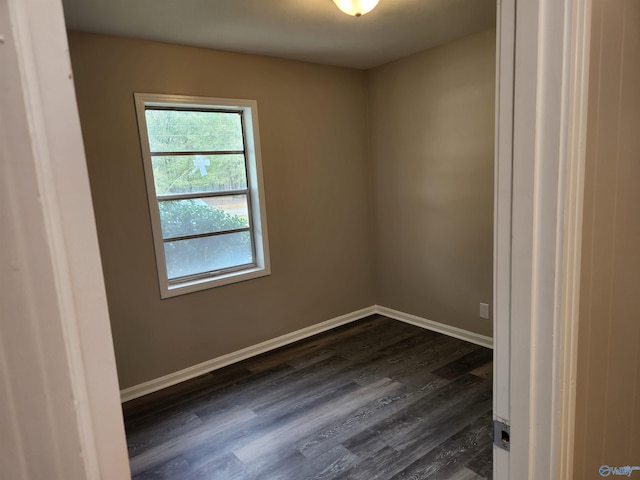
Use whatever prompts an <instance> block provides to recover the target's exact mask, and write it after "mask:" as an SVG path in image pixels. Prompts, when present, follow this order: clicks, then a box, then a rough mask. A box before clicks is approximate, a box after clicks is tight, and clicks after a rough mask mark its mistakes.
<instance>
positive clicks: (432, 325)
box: [120, 305, 493, 403]
mask: <svg viewBox="0 0 640 480" xmlns="http://www.w3.org/2000/svg"><path fill="white" fill-rule="evenodd" d="M376 313H377V314H380V315H384V316H385V317H389V318H393V319H394V320H399V321H401V322H405V323H410V324H411V325H415V326H417V327H421V328H425V329H427V330H433V331H434V332H438V333H442V334H444V335H449V336H450V337H454V338H459V339H460V340H465V341H467V342H471V343H474V344H476V345H481V346H483V347H488V348H493V339H492V338H491V337H486V336H484V335H480V334H477V333H473V332H469V331H468V330H463V329H461V328H457V327H452V326H450V325H445V324H443V323H438V322H434V321H433V320H427V319H426V318H422V317H418V316H416V315H411V314H410V313H404V312H400V311H398V310H393V309H391V308H387V307H383V306H380V305H373V306H371V307H367V308H363V309H361V310H357V311H355V312H351V313H347V314H346V315H341V316H339V317H336V318H332V319H331V320H327V321H326V322H322V323H318V324H316V325H312V326H310V327H307V328H303V329H301V330H296V331H295V332H291V333H287V334H286V335H282V336H280V337H277V338H274V339H271V340H267V341H266V342H262V343H258V344H257V345H252V346H251V347H247V348H243V349H242V350H238V351H235V352H231V353H228V354H226V355H222V356H221V357H217V358H214V359H211V360H207V361H206V362H202V363H199V364H197V365H193V366H191V367H187V368H185V369H183V370H179V371H177V372H174V373H170V374H168V375H165V376H163V377H159V378H156V379H154V380H149V381H148V382H144V383H141V384H139V385H134V386H133V387H129V388H125V389H124V390H121V391H120V400H121V402H122V403H124V402H128V401H129V400H133V399H134V398H138V397H142V396H144V395H147V394H149V393H153V392H157V391H158V390H162V389H163V388H167V387H170V386H172V385H176V384H178V383H180V382H184V381H186V380H190V379H192V378H195V377H198V376H200V375H204V374H205V373H209V372H212V371H213V370H217V369H219V368H222V367H226V366H227V365H231V364H232V363H236V362H240V361H242V360H246V359H247V358H250V357H255V356H256V355H260V354H261V353H265V352H268V351H270V350H274V349H276V348H279V347H283V346H284V345H288V344H291V343H294V342H297V341H298V340H303V339H305V338H308V337H311V336H313V335H317V334H318V333H322V332H326V331H327V330H331V329H332V328H336V327H339V326H340V325H345V324H347V323H350V322H355V321H356V320H360V319H361V318H365V317H368V316H369V315H373V314H376Z"/></svg>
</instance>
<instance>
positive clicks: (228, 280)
mask: <svg viewBox="0 0 640 480" xmlns="http://www.w3.org/2000/svg"><path fill="white" fill-rule="evenodd" d="M268 275H271V269H269V268H267V267H254V268H248V269H246V270H241V271H239V272H231V273H227V274H225V275H218V276H216V277H212V278H202V279H198V280H191V281H188V282H183V283H179V284H175V285H168V286H162V287H161V291H160V298H163V299H165V298H171V297H177V296H179V295H186V294H188V293H193V292H199V291H201V290H207V289H210V288H216V287H222V286H224V285H230V284H232V283H238V282H244V281H245V280H252V279H254V278H260V277H266V276H268Z"/></svg>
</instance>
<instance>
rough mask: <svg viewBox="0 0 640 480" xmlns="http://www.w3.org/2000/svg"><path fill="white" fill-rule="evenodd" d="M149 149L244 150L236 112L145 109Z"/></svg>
mask: <svg viewBox="0 0 640 480" xmlns="http://www.w3.org/2000/svg"><path fill="white" fill-rule="evenodd" d="M145 116H146V120H147V132H148V134H149V147H150V148H151V152H152V153H153V152H195V151H203V150H204V151H207V150H208V151H218V150H243V141H242V123H241V119H240V114H239V113H235V112H232V113H224V112H187V111H181V110H153V109H147V110H146V111H145Z"/></svg>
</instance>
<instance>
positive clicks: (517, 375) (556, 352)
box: [494, 0, 591, 480]
mask: <svg viewBox="0 0 640 480" xmlns="http://www.w3.org/2000/svg"><path fill="white" fill-rule="evenodd" d="M590 21H591V2H590V0H525V1H522V0H520V1H518V0H500V1H499V2H498V30H499V34H498V45H497V55H498V56H497V59H498V62H497V95H496V102H497V108H496V114H497V129H496V130H497V132H496V181H495V186H496V195H495V198H496V203H495V220H494V228H495V235H494V255H495V256H494V352H495V353H494V355H495V366H494V373H495V377H494V419H497V420H499V421H502V422H505V423H507V424H508V425H510V428H511V436H510V437H511V438H510V452H509V453H507V452H506V451H504V450H502V449H501V448H499V447H496V446H494V479H500V480H503V479H508V478H518V479H520V478H523V479H524V478H527V479H537V478H549V479H556V478H572V474H571V473H572V464H573V436H574V430H575V428H574V422H575V378H576V369H577V332H578V299H579V292H580V253H581V233H582V232H581V225H582V196H583V190H582V189H583V183H584V158H585V144H586V138H585V135H586V115H587V89H588V67H589V61H588V60H589V39H590Z"/></svg>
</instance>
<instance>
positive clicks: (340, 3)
mask: <svg viewBox="0 0 640 480" xmlns="http://www.w3.org/2000/svg"><path fill="white" fill-rule="evenodd" d="M379 1H380V0H333V3H335V4H336V5H337V7H338V8H339V9H340V10H342V11H343V12H344V13H346V14H347V15H353V16H354V17H360V16H362V15H364V14H365V13H369V12H370V11H371V10H373V9H374V8H376V5H378V2H379Z"/></svg>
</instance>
